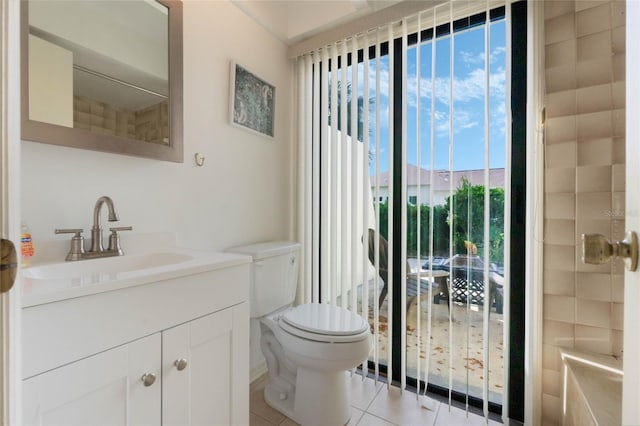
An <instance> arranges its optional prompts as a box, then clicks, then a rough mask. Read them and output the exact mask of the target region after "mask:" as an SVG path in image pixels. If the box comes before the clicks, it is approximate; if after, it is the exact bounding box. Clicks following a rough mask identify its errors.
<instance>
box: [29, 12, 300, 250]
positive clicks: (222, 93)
mask: <svg viewBox="0 0 640 426" xmlns="http://www.w3.org/2000/svg"><path fill="white" fill-rule="evenodd" d="M183 11H184V104H185V106H184V141H185V143H184V150H185V163H184V164H174V163H167V162H160V161H155V160H148V159H140V158H135V157H127V156H121V155H113V154H105V153H99V152H92V151H85V150H79V149H72V148H64V147H59V146H54V145H47V144H40V143H33V142H24V143H23V149H22V217H23V221H24V222H25V223H26V224H28V225H29V227H30V228H31V233H32V235H33V238H34V242H35V247H36V257H35V258H34V261H35V262H37V260H38V258H37V256H38V251H37V250H38V242H39V241H40V242H41V241H44V240H55V239H62V240H66V239H68V238H69V236H68V235H60V236H56V235H54V234H53V230H54V229H55V228H75V227H82V228H84V229H85V231H86V232H85V236H86V237H88V230H89V229H90V227H91V224H92V212H93V206H94V203H95V201H96V200H97V199H98V197H99V196H101V195H109V196H111V197H112V198H113V200H114V202H115V206H116V208H117V210H118V213H119V214H120V219H121V220H120V222H119V225H122V226H124V225H132V226H133V227H134V232H156V231H174V232H176V234H177V240H178V244H179V245H181V246H184V247H191V248H199V249H212V250H223V249H225V248H227V247H230V246H233V245H239V244H246V243H250V242H253V241H260V240H270V239H287V238H289V237H290V235H289V229H290V221H291V220H292V217H293V216H292V214H291V212H290V205H291V197H292V196H293V191H292V189H291V188H292V184H291V180H292V171H291V170H292V169H291V155H292V149H291V143H292V142H291V137H290V126H289V125H290V123H289V121H290V115H291V110H292V108H291V89H290V81H291V69H290V64H289V62H288V60H287V58H286V46H285V45H284V44H282V43H281V42H280V41H278V40H277V39H276V38H275V37H274V36H272V35H271V34H270V33H268V32H267V31H266V30H264V29H263V28H262V27H261V26H258V25H257V24H255V23H254V22H253V21H252V20H251V19H250V18H248V17H247V16H246V15H245V14H244V13H242V12H241V11H239V10H238V9H237V8H236V7H235V6H233V5H232V4H231V3H229V2H227V1H215V2H201V1H185V2H184V7H183ZM231 60H235V61H237V62H238V63H239V64H241V65H243V66H245V67H246V68H248V69H249V70H252V71H253V72H255V73H256V74H258V76H260V77H261V78H263V79H265V80H266V81H269V82H272V83H273V84H275V86H276V87H277V94H276V108H277V111H276V115H275V116H276V128H275V133H276V137H275V140H268V139H266V138H262V137H260V136H256V135H254V134H251V133H249V132H246V131H244V130H242V129H240V128H236V127H232V126H230V125H229V124H228V122H229V120H228V104H229V103H228V99H229V93H228V85H229V62H230V61H231ZM196 152H200V153H202V154H204V155H205V156H206V161H205V165H204V167H197V166H196V165H195V163H194V161H193V157H194V154H195V153H196ZM105 219H106V215H105V216H104V218H103V220H105ZM105 227H106V226H105ZM124 249H125V250H126V247H124Z"/></svg>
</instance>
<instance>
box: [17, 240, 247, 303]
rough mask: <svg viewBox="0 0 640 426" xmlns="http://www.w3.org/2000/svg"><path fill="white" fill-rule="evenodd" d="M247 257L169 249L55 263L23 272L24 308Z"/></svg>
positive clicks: (226, 265) (240, 260) (193, 270)
mask: <svg viewBox="0 0 640 426" xmlns="http://www.w3.org/2000/svg"><path fill="white" fill-rule="evenodd" d="M249 261H250V258H249V257H248V256H242V255H236V254H229V253H217V252H203V251H195V250H181V249H175V250H167V251H158V252H146V253H138V254H125V255H124V256H116V257H106V258H101V259H91V260H79V261H72V262H64V261H63V262H52V263H44V264H41V265H37V266H36V265H34V266H32V267H30V268H26V269H24V270H22V273H21V277H22V302H23V303H22V305H23V307H27V306H33V305H39V304H42V303H49V302H54V301H57V300H63V299H68V298H73V297H80V296H86V295H89V294H95V293H100V292H104V291H111V290H116V289H120V288H124V287H130V286H133V285H141V284H147V283H152V282H157V281H163V280H168V279H173V278H178V277H181V276H186V275H192V274H197V273H202V272H206V271H211V270H215V269H219V268H223V267H228V266H232V265H234V264H243V263H248V262H249Z"/></svg>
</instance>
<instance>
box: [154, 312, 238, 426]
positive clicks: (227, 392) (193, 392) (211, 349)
mask: <svg viewBox="0 0 640 426" xmlns="http://www.w3.org/2000/svg"><path fill="white" fill-rule="evenodd" d="M248 327H249V312H248V306H247V303H243V304H241V305H238V306H235V307H234V308H232V309H225V310H224V311H221V312H217V313H214V314H211V315H207V316H206V317H204V318H200V319H197V320H195V321H191V322H188V323H186V324H183V325H181V326H178V327H175V328H172V329H170V330H167V331H165V332H163V333H162V380H163V388H162V389H163V390H162V424H163V425H176V426H178V425H180V426H186V425H204V424H208V425H246V424H249V412H248V410H247V409H246V405H245V402H246V398H247V395H248V394H249V371H248V365H249V359H248V354H249V351H248V348H247V346H248V344H247V335H246V334H245V333H244V331H246V330H247V329H248ZM241 330H242V331H243V332H240V331H241Z"/></svg>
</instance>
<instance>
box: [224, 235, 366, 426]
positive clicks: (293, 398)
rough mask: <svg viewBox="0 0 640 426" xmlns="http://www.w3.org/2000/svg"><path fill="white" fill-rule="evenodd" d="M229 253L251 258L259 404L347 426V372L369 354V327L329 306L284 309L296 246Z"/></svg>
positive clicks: (290, 296)
mask: <svg viewBox="0 0 640 426" xmlns="http://www.w3.org/2000/svg"><path fill="white" fill-rule="evenodd" d="M230 251H233V252H235V253H242V254H248V255H250V256H252V257H253V264H252V267H251V270H252V279H251V290H250V294H251V302H250V309H251V317H252V318H259V319H260V324H261V326H260V328H261V332H262V337H261V348H262V353H263V354H264V357H265V359H266V361H267V367H268V369H269V383H268V384H267V386H266V388H265V390H264V398H265V401H266V402H267V403H268V404H269V405H270V406H271V407H273V408H275V409H276V410H278V411H280V412H281V413H283V414H284V415H286V416H287V417H289V418H291V419H292V420H294V421H296V422H297V423H300V424H301V425H303V426H307V425H322V426H326V425H344V424H346V423H347V422H349V419H350V416H351V410H350V393H349V386H348V381H347V370H350V369H352V368H355V367H356V366H358V365H359V364H361V363H362V362H364V361H365V360H366V359H367V357H368V355H369V352H370V350H371V344H372V342H371V331H370V329H369V324H368V323H367V322H366V321H365V320H364V319H363V318H361V317H360V316H358V315H356V314H354V313H352V312H350V311H348V310H346V309H343V308H340V307H338V306H334V305H329V304H317V303H309V304H304V305H300V306H297V307H293V308H292V307H291V304H292V303H293V301H294V299H295V296H296V288H297V284H298V261H299V253H300V244H298V243H291V242H268V243H259V244H253V245H249V246H244V247H235V248H233V249H231V250H230Z"/></svg>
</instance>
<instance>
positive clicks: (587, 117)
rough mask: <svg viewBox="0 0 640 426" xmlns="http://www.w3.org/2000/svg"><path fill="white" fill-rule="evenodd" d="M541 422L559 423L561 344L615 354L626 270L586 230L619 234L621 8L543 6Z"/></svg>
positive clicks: (616, 4)
mask: <svg viewBox="0 0 640 426" xmlns="http://www.w3.org/2000/svg"><path fill="white" fill-rule="evenodd" d="M544 9H545V68H546V73H545V74H546V75H545V77H546V95H545V103H546V117H547V119H546V125H545V132H546V134H545V143H546V150H545V211H544V229H545V231H544V305H543V306H544V307H543V309H544V313H543V317H544V329H543V342H544V347H543V354H544V358H543V378H542V381H543V384H542V393H543V395H542V417H543V424H545V425H547V424H556V423H560V422H561V396H562V393H561V389H562V378H561V374H560V366H561V361H560V356H559V351H558V348H559V347H571V348H577V349H583V350H588V351H593V352H598V353H604V354H615V355H620V354H621V352H622V330H623V324H622V322H623V314H622V312H623V297H624V282H623V278H624V276H623V273H624V268H623V265H622V263H621V262H619V261H618V262H614V263H606V264H603V265H597V266H593V265H584V264H582V262H581V247H580V239H581V234H583V233H600V234H603V235H605V236H606V237H607V238H608V239H610V240H611V239H612V240H619V239H622V238H623V236H624V230H625V224H624V195H625V194H624V191H625V179H624V168H625V146H624V145H625V139H624V135H625V110H624V108H625V26H624V25H625V3H624V2H623V1H610V0H609V1H582V0H577V1H546V2H545V4H544Z"/></svg>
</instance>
